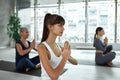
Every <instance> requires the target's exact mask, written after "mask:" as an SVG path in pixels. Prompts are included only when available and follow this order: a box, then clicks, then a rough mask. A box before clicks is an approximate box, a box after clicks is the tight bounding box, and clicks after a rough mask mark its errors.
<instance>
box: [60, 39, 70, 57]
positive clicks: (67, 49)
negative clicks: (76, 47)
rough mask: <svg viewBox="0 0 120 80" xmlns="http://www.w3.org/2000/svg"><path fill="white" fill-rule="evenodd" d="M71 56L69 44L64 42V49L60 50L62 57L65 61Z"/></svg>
mask: <svg viewBox="0 0 120 80" xmlns="http://www.w3.org/2000/svg"><path fill="white" fill-rule="evenodd" d="M70 54H71V48H70V44H69V42H68V41H65V43H64V47H63V49H62V56H63V57H64V58H66V59H68V57H69V56H70Z"/></svg>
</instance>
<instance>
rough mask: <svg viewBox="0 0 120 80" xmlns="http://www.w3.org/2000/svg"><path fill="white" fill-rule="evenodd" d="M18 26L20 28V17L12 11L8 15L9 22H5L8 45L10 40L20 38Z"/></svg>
mask: <svg viewBox="0 0 120 80" xmlns="http://www.w3.org/2000/svg"><path fill="white" fill-rule="evenodd" d="M20 28H21V25H20V19H19V17H18V16H17V15H16V13H13V14H12V15H11V16H10V19H9V23H8V24H7V33H8V35H9V39H10V43H9V45H11V41H13V42H15V41H16V40H17V39H20V35H19V33H18V31H19V30H20Z"/></svg>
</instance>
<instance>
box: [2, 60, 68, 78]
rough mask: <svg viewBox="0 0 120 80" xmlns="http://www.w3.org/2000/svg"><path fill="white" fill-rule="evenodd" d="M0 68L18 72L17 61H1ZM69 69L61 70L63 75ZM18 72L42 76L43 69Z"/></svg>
mask: <svg viewBox="0 0 120 80" xmlns="http://www.w3.org/2000/svg"><path fill="white" fill-rule="evenodd" d="M0 70H4V71H10V72H17V71H16V70H15V63H14V62H9V61H0ZM65 71H67V69H63V71H62V72H61V75H62V74H63V73H64V72H65ZM17 73H22V74H28V75H34V76H39V77H40V76H41V69H37V70H31V71H28V72H17Z"/></svg>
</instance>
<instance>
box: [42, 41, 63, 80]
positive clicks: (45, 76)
mask: <svg viewBox="0 0 120 80" xmlns="http://www.w3.org/2000/svg"><path fill="white" fill-rule="evenodd" d="M42 44H44V45H45V46H46V48H47V49H48V50H49V52H50V55H51V58H50V64H51V66H52V67H53V68H54V69H55V68H56V67H57V66H58V65H59V63H60V62H61V60H62V55H60V56H59V57H57V56H56V55H55V54H54V52H53V50H52V49H51V47H50V46H49V45H48V44H47V43H46V42H45V41H44V42H42ZM59 48H60V47H59ZM41 71H42V74H41V78H42V80H51V79H50V77H49V76H48V74H47V72H46V71H45V69H44V67H43V65H42V63H41ZM58 80H60V79H58Z"/></svg>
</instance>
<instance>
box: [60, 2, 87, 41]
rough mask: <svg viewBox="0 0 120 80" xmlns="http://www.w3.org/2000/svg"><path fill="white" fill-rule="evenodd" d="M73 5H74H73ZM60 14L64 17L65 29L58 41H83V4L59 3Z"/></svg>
mask: <svg viewBox="0 0 120 80" xmlns="http://www.w3.org/2000/svg"><path fill="white" fill-rule="evenodd" d="M73 6H74V7H73ZM60 15H62V16H63V17H64V18H65V21H66V23H65V31H64V34H63V36H62V37H61V38H60V42H64V41H65V40H69V41H70V42H71V43H80V42H82V43H83V42H85V4H84V3H69V4H63V5H61V9H60Z"/></svg>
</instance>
